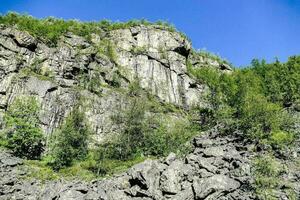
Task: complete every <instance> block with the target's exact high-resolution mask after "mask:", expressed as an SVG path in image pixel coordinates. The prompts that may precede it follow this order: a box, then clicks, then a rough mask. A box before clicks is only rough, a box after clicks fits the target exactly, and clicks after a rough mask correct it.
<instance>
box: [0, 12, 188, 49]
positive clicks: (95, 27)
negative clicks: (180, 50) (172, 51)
mask: <svg viewBox="0 0 300 200" xmlns="http://www.w3.org/2000/svg"><path fill="white" fill-rule="evenodd" d="M0 24H6V25H12V26H17V27H18V29H20V30H22V31H27V32H29V33H30V34H31V35H33V36H35V37H37V38H39V39H40V40H43V42H45V43H47V44H48V45H50V46H56V45H57V42H58V40H59V39H60V37H61V36H62V35H64V34H66V33H68V32H72V33H74V34H75V35H79V36H82V37H85V38H86V39H88V40H90V38H91V34H92V33H98V34H100V33H101V32H103V31H111V30H115V29H124V28H130V27H132V26H138V25H146V26H149V25H153V24H158V25H159V27H161V28H162V29H166V30H168V31H171V32H174V31H176V29H175V28H174V27H173V26H171V25H169V24H167V23H165V22H164V23H162V22H157V23H150V22H148V21H146V20H131V21H128V22H126V23H121V22H116V23H113V22H111V21H107V20H103V21H100V22H80V21H77V20H63V19H56V18H53V17H48V18H44V19H36V18H34V17H32V16H30V15H26V14H18V13H15V12H10V13H8V14H6V15H0ZM180 34H181V35H182V36H183V37H185V38H186V36H185V35H184V34H182V33H180Z"/></svg>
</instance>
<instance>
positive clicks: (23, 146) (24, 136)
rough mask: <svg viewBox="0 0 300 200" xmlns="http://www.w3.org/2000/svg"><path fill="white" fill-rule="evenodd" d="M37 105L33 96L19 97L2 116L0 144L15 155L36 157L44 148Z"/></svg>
mask: <svg viewBox="0 0 300 200" xmlns="http://www.w3.org/2000/svg"><path fill="white" fill-rule="evenodd" d="M38 112H39V105H38V102H37V100H36V99H35V98H34V97H26V96H24V97H19V98H17V99H16V100H14V102H13V103H12V104H11V105H10V106H9V108H8V110H7V112H6V113H5V116H4V121H5V124H6V129H5V130H4V137H3V138H2V142H1V143H2V145H4V146H6V147H7V148H9V149H11V150H12V151H13V153H14V154H15V155H17V156H20V157H24V158H28V159H38V158H39V157H40V155H41V153H42V152H43V150H44V137H43V134H42V130H41V128H40V127H39V121H38Z"/></svg>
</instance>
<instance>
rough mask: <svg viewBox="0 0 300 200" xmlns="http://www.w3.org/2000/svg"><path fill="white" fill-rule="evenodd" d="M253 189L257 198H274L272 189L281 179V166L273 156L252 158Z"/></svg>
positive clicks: (266, 199) (267, 199)
mask: <svg viewBox="0 0 300 200" xmlns="http://www.w3.org/2000/svg"><path fill="white" fill-rule="evenodd" d="M253 166H254V179H255V190H256V193H257V195H258V197H259V199H263V200H269V199H274V200H275V199H276V196H275V195H274V191H276V190H277V189H278V187H279V186H280V182H281V181H282V180H281V179H280V177H279V175H280V172H281V171H282V167H281V165H280V163H279V162H277V161H276V160H275V158H274V157H273V156H270V155H265V156H261V157H258V158H256V159H255V160H254V163H253Z"/></svg>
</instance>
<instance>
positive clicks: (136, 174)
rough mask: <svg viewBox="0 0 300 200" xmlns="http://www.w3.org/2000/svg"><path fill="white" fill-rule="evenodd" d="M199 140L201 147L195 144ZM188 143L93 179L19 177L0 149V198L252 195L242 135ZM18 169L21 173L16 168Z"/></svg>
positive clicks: (186, 199) (15, 162)
mask: <svg viewBox="0 0 300 200" xmlns="http://www.w3.org/2000/svg"><path fill="white" fill-rule="evenodd" d="M201 141H203V142H204V143H205V147H199V144H200V143H201ZM193 143H194V144H195V146H194V149H193V151H192V152H191V153H190V154H188V155H186V156H185V157H183V158H176V156H175V155H174V154H170V156H168V157H167V158H166V159H161V160H146V161H144V162H143V163H140V164H137V165H135V166H133V167H132V168H131V169H129V170H128V171H126V172H124V173H123V174H120V175H117V176H114V177H111V178H108V179H104V180H95V181H92V182H82V181H65V180H57V181H47V182H46V183H42V182H40V181H38V180H26V179H22V178H21V177H22V176H24V175H26V173H27V172H26V170H22V169H23V168H25V166H22V161H21V160H20V159H16V158H14V157H12V156H11V155H9V154H8V153H4V152H1V153H0V158H1V161H0V176H1V177H3V178H2V179H1V183H0V199H17V198H21V199H60V200H63V199H64V200H65V199H78V200H82V199H95V200H96V199H103V200H119V199H122V200H123V199H124V200H127V199H128V200H130V199H135V200H142V199H143V200H148V199H149V200H150V199H155V200H164V199H172V200H173V199H175V200H193V199H206V200H207V199H245V200H250V199H255V196H254V195H253V193H252V192H253V191H252V190H251V187H250V185H249V184H250V182H251V181H252V177H251V174H250V170H245V169H247V168H248V167H249V166H250V163H249V162H250V161H249V159H250V157H251V155H250V154H249V153H248V152H246V151H244V150H241V149H242V148H239V147H240V146H245V144H244V143H243V142H242V141H240V142H237V141H236V140H232V138H229V137H222V138H221V137H212V136H210V134H209V133H205V134H203V135H202V136H199V137H196V138H195V139H194V141H193ZM219 148H221V149H223V153H222V154H220V153H218V154H214V155H212V154H210V157H207V155H206V152H207V150H208V149H219ZM233 152H234V153H233ZM5 163H10V164H9V165H7V164H5ZM236 163H239V164H238V165H237V164H236ZM20 169H21V171H23V173H20V172H19V173H18V170H20Z"/></svg>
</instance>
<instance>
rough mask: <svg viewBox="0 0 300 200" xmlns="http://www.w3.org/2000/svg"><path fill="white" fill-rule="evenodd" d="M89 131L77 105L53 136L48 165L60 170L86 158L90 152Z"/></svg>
mask: <svg viewBox="0 0 300 200" xmlns="http://www.w3.org/2000/svg"><path fill="white" fill-rule="evenodd" d="M89 132H90V131H89V127H88V126H87V124H86V122H85V117H84V113H83V112H81V111H80V110H79V108H78V107H76V108H75V109H74V110H73V111H72V112H71V113H70V114H69V116H68V117H67V118H66V121H65V122H64V123H63V124H62V126H61V127H60V128H59V130H57V131H56V132H55V133H54V134H53V136H52V138H51V142H50V144H51V145H50V146H49V153H48V156H47V157H46V159H47V162H48V165H50V166H51V167H52V168H53V169H55V170H59V169H61V168H64V167H67V166H71V165H72V162H73V161H75V160H82V159H84V158H85V157H86V155H87V153H88V137H89Z"/></svg>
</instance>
